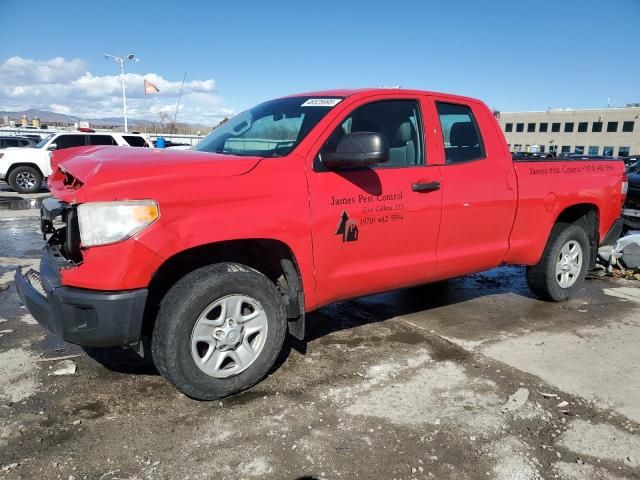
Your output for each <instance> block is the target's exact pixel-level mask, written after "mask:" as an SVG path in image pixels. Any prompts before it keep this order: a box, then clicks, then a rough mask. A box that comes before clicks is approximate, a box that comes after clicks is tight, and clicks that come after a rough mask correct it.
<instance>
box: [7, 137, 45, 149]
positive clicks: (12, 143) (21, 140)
mask: <svg viewBox="0 0 640 480" xmlns="http://www.w3.org/2000/svg"><path fill="white" fill-rule="evenodd" d="M36 143H38V142H36V141H34V140H32V139H30V138H27V137H22V136H20V137H19V136H17V135H13V136H11V135H8V136H0V149H3V148H14V147H15V148H24V147H33V146H34V145H36Z"/></svg>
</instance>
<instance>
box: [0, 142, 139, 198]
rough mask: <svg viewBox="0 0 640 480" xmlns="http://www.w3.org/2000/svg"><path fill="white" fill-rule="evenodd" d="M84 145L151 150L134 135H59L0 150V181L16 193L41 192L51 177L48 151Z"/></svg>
mask: <svg viewBox="0 0 640 480" xmlns="http://www.w3.org/2000/svg"><path fill="white" fill-rule="evenodd" d="M85 145H120V146H125V147H151V144H150V143H149V142H148V141H147V139H145V138H144V136H142V135H140V134H137V133H114V132H95V133H94V132H58V133H54V134H51V135H49V136H48V137H46V138H43V139H42V141H41V142H40V143H38V144H36V145H34V146H33V148H5V149H0V180H4V181H6V182H7V183H8V184H9V185H10V186H11V188H13V189H14V190H15V191H16V192H19V193H35V192H37V191H38V190H40V187H41V186H42V181H43V179H45V178H47V177H48V176H49V175H51V163H50V159H49V152H51V151H53V150H61V149H63V148H71V147H81V146H85Z"/></svg>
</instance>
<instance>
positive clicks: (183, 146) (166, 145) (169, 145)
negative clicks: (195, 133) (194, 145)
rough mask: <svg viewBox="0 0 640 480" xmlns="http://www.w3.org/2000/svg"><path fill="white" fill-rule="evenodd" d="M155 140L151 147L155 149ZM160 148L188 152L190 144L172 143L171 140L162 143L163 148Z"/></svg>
mask: <svg viewBox="0 0 640 480" xmlns="http://www.w3.org/2000/svg"><path fill="white" fill-rule="evenodd" d="M157 142H158V141H157V140H153V146H154V147H157V146H158V145H157ZM162 148H176V149H178V150H188V149H190V148H191V144H189V143H184V142H172V141H171V140H165V141H164V147H162Z"/></svg>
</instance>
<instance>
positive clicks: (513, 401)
mask: <svg viewBox="0 0 640 480" xmlns="http://www.w3.org/2000/svg"><path fill="white" fill-rule="evenodd" d="M528 399H529V390H527V389H526V388H519V389H518V390H516V392H515V393H514V394H513V395H510V396H509V398H508V399H507V403H505V404H504V405H503V406H502V407H500V411H501V412H502V413H509V412H513V411H515V410H518V409H519V408H520V407H522V406H523V405H524V404H525V403H527V400H528Z"/></svg>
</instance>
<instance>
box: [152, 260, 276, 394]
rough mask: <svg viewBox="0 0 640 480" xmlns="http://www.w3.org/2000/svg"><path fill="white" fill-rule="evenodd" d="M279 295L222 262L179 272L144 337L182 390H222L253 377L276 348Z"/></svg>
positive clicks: (263, 280)
mask: <svg viewBox="0 0 640 480" xmlns="http://www.w3.org/2000/svg"><path fill="white" fill-rule="evenodd" d="M286 332H287V319H286V315H285V311H284V304H283V301H282V295H281V293H280V291H279V290H278V289H277V288H276V286H275V285H274V284H273V282H271V281H270V280H269V279H268V278H267V277H265V276H264V275H262V274H261V273H259V272H257V271H256V270H253V269H251V268H249V267H246V266H244V265H239V264H231V263H222V264H217V265H211V266H207V267H204V268H200V269H198V270H196V271H194V272H191V273H190V274H188V275H186V276H185V277H183V278H182V279H181V280H180V281H178V283H176V284H175V285H174V286H173V287H172V288H171V290H170V291H169V292H168V293H167V295H166V297H165V298H164V300H163V301H162V303H161V306H160V312H159V313H158V317H157V319H156V324H155V326H154V330H153V337H152V352H153V354H152V358H153V361H154V362H155V364H156V367H157V369H158V370H159V371H160V373H161V374H162V375H163V376H164V377H165V378H166V379H167V380H169V382H171V383H172V384H173V385H174V386H175V387H176V388H178V390H180V391H181V392H183V393H184V394H185V395H187V396H189V397H192V398H196V399H199V400H213V399H217V398H222V397H226V396H228V395H232V394H234V393H238V392H240V391H242V390H245V389H247V388H250V387H251V386H253V385H255V384H256V383H258V382H259V381H260V380H261V379H262V378H263V377H264V376H265V375H266V374H267V373H268V372H269V370H270V369H271V368H272V367H273V365H274V363H275V361H276V359H277V358H278V354H279V353H280V351H281V350H282V345H283V343H284V339H285V335H286Z"/></svg>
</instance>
